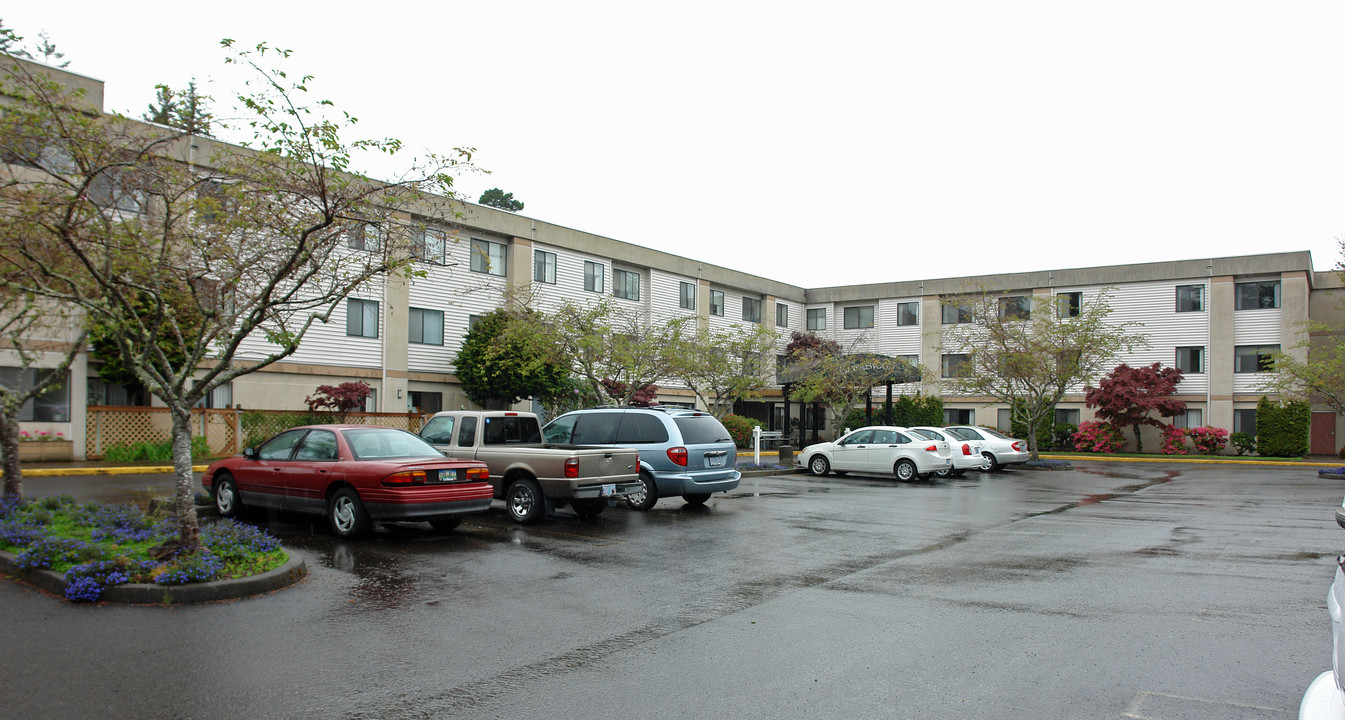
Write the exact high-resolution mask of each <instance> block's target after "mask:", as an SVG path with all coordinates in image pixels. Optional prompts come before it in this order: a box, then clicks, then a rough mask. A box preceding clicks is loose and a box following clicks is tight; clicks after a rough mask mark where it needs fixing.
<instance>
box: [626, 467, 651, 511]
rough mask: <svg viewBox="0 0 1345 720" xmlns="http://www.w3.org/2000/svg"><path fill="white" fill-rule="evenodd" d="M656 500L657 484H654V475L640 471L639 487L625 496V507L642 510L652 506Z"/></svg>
mask: <svg viewBox="0 0 1345 720" xmlns="http://www.w3.org/2000/svg"><path fill="white" fill-rule="evenodd" d="M656 502H658V485H655V484H654V476H653V475H650V474H649V473H647V472H641V473H640V489H639V490H638V491H636V492H633V493H631V494H630V495H627V496H626V507H628V508H630V509H631V510H639V511H640V512H644V511H646V510H649V509H650V508H652V507H654V503H656Z"/></svg>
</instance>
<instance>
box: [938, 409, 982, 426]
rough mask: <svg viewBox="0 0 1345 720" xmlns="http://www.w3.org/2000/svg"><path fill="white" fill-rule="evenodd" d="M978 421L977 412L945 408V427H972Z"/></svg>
mask: <svg viewBox="0 0 1345 720" xmlns="http://www.w3.org/2000/svg"><path fill="white" fill-rule="evenodd" d="M975 420H976V411H974V410H970V409H962V408H944V409H943V424H944V425H971V424H973V423H974V422H975Z"/></svg>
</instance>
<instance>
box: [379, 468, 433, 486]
mask: <svg viewBox="0 0 1345 720" xmlns="http://www.w3.org/2000/svg"><path fill="white" fill-rule="evenodd" d="M383 484H384V485H424V484H425V471H424V470H407V471H406V472H399V473H393V474H391V475H389V476H387V477H385V478H383Z"/></svg>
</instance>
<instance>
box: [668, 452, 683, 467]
mask: <svg viewBox="0 0 1345 720" xmlns="http://www.w3.org/2000/svg"><path fill="white" fill-rule="evenodd" d="M668 459H669V460H671V461H672V463H673V464H674V465H681V466H682V467H686V466H687V449H686V448H684V447H675V448H668Z"/></svg>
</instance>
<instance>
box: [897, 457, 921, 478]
mask: <svg viewBox="0 0 1345 720" xmlns="http://www.w3.org/2000/svg"><path fill="white" fill-rule="evenodd" d="M892 474H893V475H896V476H897V479H898V480H900V481H902V482H910V481H912V480H914V479H916V478H917V477H919V475H920V474H919V473H917V472H916V471H915V463H913V462H911V461H910V460H907V459H905V458H902V459H901V460H898V461H897V464H896V465H893V466H892Z"/></svg>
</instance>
